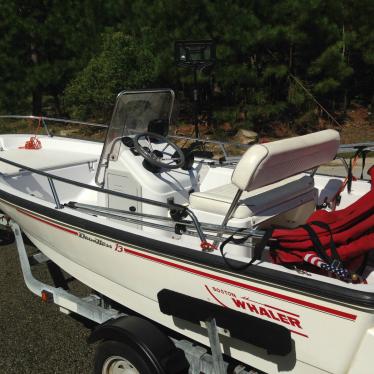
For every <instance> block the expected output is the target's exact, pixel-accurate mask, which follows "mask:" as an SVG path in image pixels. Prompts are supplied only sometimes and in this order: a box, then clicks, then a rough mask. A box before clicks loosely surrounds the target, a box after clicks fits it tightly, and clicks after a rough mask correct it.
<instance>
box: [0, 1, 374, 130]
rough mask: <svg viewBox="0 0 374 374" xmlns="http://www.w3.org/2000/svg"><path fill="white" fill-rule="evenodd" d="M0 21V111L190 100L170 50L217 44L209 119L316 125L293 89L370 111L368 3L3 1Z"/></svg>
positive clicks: (89, 113) (373, 77)
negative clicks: (152, 89) (183, 44)
mask: <svg viewBox="0 0 374 374" xmlns="http://www.w3.org/2000/svg"><path fill="white" fill-rule="evenodd" d="M0 14H1V15H2V17H1V19H0V33H1V35H2V37H1V39H0V110H2V111H13V110H15V109H21V110H24V111H30V109H31V107H32V106H33V110H34V112H35V111H37V108H38V105H37V104H38V98H39V99H41V98H42V97H43V96H45V95H48V97H51V98H52V102H53V103H54V106H55V107H56V111H64V107H65V110H66V112H68V113H69V114H71V115H74V116H77V117H80V118H87V117H91V118H92V117H96V118H97V119H103V118H107V117H108V113H109V112H110V110H111V108H112V105H113V103H114V98H115V95H116V94H117V93H118V91H120V90H122V89H124V88H141V87H145V86H150V85H151V86H163V87H165V86H171V87H174V88H177V89H178V88H180V89H184V90H185V91H190V90H191V86H192V83H191V71H189V70H188V69H184V68H177V67H176V66H175V64H174V60H173V58H174V56H173V47H174V42H175V41H176V40H181V39H205V38H206V39H214V40H215V41H216V43H217V56H218V61H217V63H216V65H215V66H214V69H213V73H214V84H215V91H216V92H217V93H216V94H215V97H214V98H215V99H216V102H215V104H214V105H215V109H217V108H218V109H219V108H222V107H230V108H232V109H229V110H230V111H232V112H233V113H235V112H238V111H239V108H240V110H244V111H245V112H246V118H245V121H247V122H246V123H247V124H248V126H251V125H254V126H255V127H256V128H261V127H262V126H263V125H264V124H265V123H271V122H272V121H274V120H281V121H286V122H289V123H295V121H296V122H297V121H298V122H297V123H299V124H298V125H297V126H299V127H303V126H304V122H305V123H306V122H307V119H308V116H310V118H309V120H311V121H312V122H313V121H314V117H313V116H312V115H311V114H310V113H315V112H313V109H315V107H316V104H315V101H314V100H312V99H311V97H310V96H309V95H308V94H307V93H306V92H305V90H304V89H303V88H302V87H301V85H300V84H299V83H301V84H302V85H303V86H304V87H306V88H307V89H308V90H309V91H310V92H312V94H313V95H314V96H315V98H316V99H317V100H318V101H320V102H321V103H322V104H323V105H324V106H325V107H326V108H327V109H330V110H331V109H339V107H340V108H342V109H345V108H344V106H346V105H347V103H349V100H350V99H351V98H353V97H359V98H360V100H361V101H362V102H366V103H371V102H374V94H373V86H374V74H372V72H373V69H374V29H373V27H372V20H373V18H374V2H373V1H372V0H361V1H360V2H352V1H344V2H342V1H338V0H330V1H322V0H308V1H304V0H279V1H276V2H275V1H270V0H263V1H243V0H227V1H224V2H222V1H214V0H190V1H188V2H185V1H182V0H155V1H152V2H150V1H148V0H132V1H130V0H107V1H105V2H103V1H101V0H91V1H88V0H82V1H81V2H76V1H74V0H66V1H64V2H61V1H60V2H59V1H57V0H49V1H47V0H42V1H36V0H30V1H29V2H20V1H19V0H8V1H3V2H1V3H0ZM290 73H291V74H292V75H293V76H295V77H297V78H298V80H297V81H296V80H295V79H293V78H292V79H291V76H290ZM199 78H200V82H202V84H203V85H205V87H207V86H208V85H209V79H208V77H207V74H206V71H204V72H201V73H200V74H199ZM63 92H65V96H64V106H63V105H61V108H60V109H59V106H60V105H59V98H60V97H61V95H62V93H63ZM218 92H219V93H218ZM39 104H41V103H39ZM39 109H40V105H39ZM218 112H219V111H218ZM304 114H305V116H306V117H305V118H306V119H305V121H304V119H303V115H304ZM312 117H313V118H312ZM220 120H221V119H220V118H218V121H220ZM313 123H315V121H314V122H313Z"/></svg>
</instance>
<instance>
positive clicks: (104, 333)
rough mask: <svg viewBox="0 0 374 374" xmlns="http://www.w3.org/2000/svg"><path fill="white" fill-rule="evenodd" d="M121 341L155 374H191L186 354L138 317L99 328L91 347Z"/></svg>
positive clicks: (106, 324)
mask: <svg viewBox="0 0 374 374" xmlns="http://www.w3.org/2000/svg"><path fill="white" fill-rule="evenodd" d="M103 340H104V341H106V340H112V341H119V342H121V343H124V344H127V345H129V346H130V347H131V348H133V349H134V350H136V351H137V352H139V353H140V354H142V355H143V356H144V358H145V359H146V360H149V361H150V362H152V364H153V365H154V367H155V370H157V372H155V374H179V373H185V372H187V371H188V367H189V364H188V361H187V360H186V357H185V355H184V353H183V351H182V350H181V349H179V348H177V347H176V346H175V345H174V343H173V342H172V340H171V339H170V338H169V337H168V336H167V335H165V334H164V333H163V332H162V331H161V330H160V329H159V328H158V327H157V326H155V325H154V324H152V323H151V322H149V321H147V320H145V319H142V318H139V317H136V316H124V317H120V318H117V319H112V320H109V321H107V322H105V323H103V324H101V325H99V326H98V327H97V328H95V329H94V330H93V331H92V333H91V335H90V336H89V337H88V339H87V341H88V343H90V344H91V343H95V342H97V341H103Z"/></svg>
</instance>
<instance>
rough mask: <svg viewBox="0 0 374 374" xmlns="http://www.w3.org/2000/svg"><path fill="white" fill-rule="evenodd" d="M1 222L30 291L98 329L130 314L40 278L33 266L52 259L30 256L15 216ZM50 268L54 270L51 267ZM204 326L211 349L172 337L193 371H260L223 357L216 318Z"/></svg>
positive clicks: (211, 373)
mask: <svg viewBox="0 0 374 374" xmlns="http://www.w3.org/2000/svg"><path fill="white" fill-rule="evenodd" d="M0 224H1V225H5V226H6V227H7V228H10V229H11V230H12V231H13V233H14V236H15V240H16V247H17V251H18V255H19V259H20V264H21V270H22V274H23V278H24V281H25V284H26V286H27V287H28V289H29V290H30V291H31V292H33V293H34V294H35V295H37V296H39V297H41V298H42V300H43V301H45V302H49V303H54V304H56V305H57V306H59V307H60V311H61V312H63V313H65V314H73V315H74V314H75V315H79V316H82V317H84V318H86V319H88V320H90V321H93V322H95V323H96V324H97V328H98V329H99V328H100V327H101V326H105V324H106V323H108V322H109V323H111V322H113V321H117V320H120V319H126V318H127V317H129V314H126V313H123V311H121V310H119V309H116V307H113V306H112V303H111V302H110V300H108V299H107V298H104V297H103V296H101V295H100V294H97V293H92V294H90V295H88V296H85V297H78V296H75V295H73V294H72V293H71V292H70V290H69V289H68V287H67V289H64V288H63V287H61V286H59V285H55V286H52V285H50V284H47V283H44V282H41V281H39V280H37V279H36V278H35V277H34V276H33V273H32V266H34V265H39V264H46V263H48V262H49V263H50V262H51V261H50V260H49V258H48V257H47V256H45V255H44V254H43V253H41V252H37V253H35V254H33V255H32V256H28V253H27V250H26V247H25V244H24V241H23V236H22V231H21V228H20V227H19V226H18V224H17V223H15V222H13V221H12V220H10V221H8V220H7V219H6V217H5V216H4V215H0ZM56 268H57V269H56ZM49 269H50V272H51V269H52V268H49ZM54 269H55V270H54V271H58V272H61V269H60V268H59V267H57V265H55V267H54ZM51 275H52V279H54V277H53V274H51ZM75 281H76V280H75ZM201 326H203V327H205V328H206V329H207V335H208V337H209V343H210V346H209V348H210V349H207V348H205V347H203V346H201V345H198V344H196V343H194V342H192V341H189V340H185V339H180V338H178V339H176V338H175V337H174V336H170V337H169V338H170V339H171V340H172V342H173V343H174V345H175V347H177V348H179V349H181V350H182V351H183V352H184V355H185V357H186V359H187V361H188V364H189V373H190V374H200V373H205V374H225V373H227V370H228V367H229V364H230V363H231V368H233V369H232V370H233V371H230V372H232V373H236V374H257V371H255V370H252V369H247V368H246V367H245V366H244V365H241V364H238V363H232V362H231V360H230V358H224V356H223V355H222V350H221V345H220V332H221V329H220V328H219V327H217V325H216V321H215V319H214V318H211V319H208V320H206V321H201ZM226 334H227V332H226Z"/></svg>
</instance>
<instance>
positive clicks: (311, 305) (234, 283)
mask: <svg viewBox="0 0 374 374" xmlns="http://www.w3.org/2000/svg"><path fill="white" fill-rule="evenodd" d="M17 210H18V211H20V212H21V213H23V214H26V215H27V216H29V217H32V218H34V219H36V220H38V221H40V222H43V223H45V224H47V225H49V226H52V227H54V228H57V229H60V230H63V231H66V232H68V233H70V234H73V235H78V232H77V231H74V230H70V229H68V228H66V227H63V226H60V225H57V224H55V223H52V222H50V221H46V220H44V219H42V218H39V217H37V216H34V215H33V214H31V213H28V212H25V211H24V210H21V209H17ZM125 251H126V253H129V254H132V255H134V256H137V257H142V258H145V259H147V260H151V261H155V262H158V263H160V264H163V265H166V266H170V267H173V268H177V269H180V270H184V271H187V272H189V273H192V274H195V275H199V276H201V277H204V278H208V279H212V280H215V281H218V282H222V283H226V284H230V285H232V286H235V287H240V288H244V289H247V290H249V291H252V292H256V293H260V294H263V295H266V296H270V297H275V298H277V299H281V300H285V301H287V302H290V303H293V304H297V305H301V306H304V307H306V308H311V309H315V310H318V311H320V312H324V313H328V314H332V315H334V316H337V317H341V318H345V319H348V320H351V321H355V320H356V319H357V316H356V315H354V314H351V313H346V312H342V311H340V310H336V309H332V308H329V307H326V306H323V305H318V304H315V303H312V302H309V301H305V300H301V299H297V298H295V297H292V296H287V295H283V294H280V293H278V292H274V291H270V290H266V289H263V288H259V287H256V286H251V285H249V284H246V283H242V282H238V281H235V280H232V279H228V278H223V277H221V276H219V275H215V274H210V273H207V272H205V271H202V270H198V269H193V268H190V267H187V266H185V265H181V264H177V263H174V262H171V261H168V260H164V259H162V258H158V257H154V256H151V255H148V254H146V253H143V252H138V251H135V250H133V249H130V248H125Z"/></svg>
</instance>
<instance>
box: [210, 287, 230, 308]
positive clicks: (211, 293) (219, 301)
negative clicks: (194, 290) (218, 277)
mask: <svg viewBox="0 0 374 374" xmlns="http://www.w3.org/2000/svg"><path fill="white" fill-rule="evenodd" d="M205 288H206V290H207V291H208V292H209V293H210V295H211V296H212V297H213V299H214V300H216V301H217V303H219V304H221V305H222V306H223V307H225V308H227V305H225V304H224V303H223V302H222V301H221V300H219V299H218V298H217V297H216V296H214V294H213V292H212V291H211V290H210V289H209V287H208V286H207V285H205Z"/></svg>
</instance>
